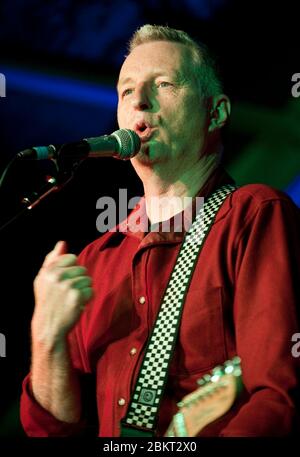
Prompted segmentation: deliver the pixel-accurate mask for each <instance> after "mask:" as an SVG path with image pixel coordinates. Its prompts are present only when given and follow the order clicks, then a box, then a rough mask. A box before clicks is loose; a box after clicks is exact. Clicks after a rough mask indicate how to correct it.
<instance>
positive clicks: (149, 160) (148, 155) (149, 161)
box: [132, 144, 165, 165]
mask: <svg viewBox="0 0 300 457" xmlns="http://www.w3.org/2000/svg"><path fill="white" fill-rule="evenodd" d="M132 160H133V161H135V162H139V163H141V164H143V165H154V164H156V163H163V162H165V158H164V157H163V154H162V152H161V151H159V150H157V148H153V147H150V145H149V144H143V145H142V147H141V149H140V152H139V153H138V154H137V155H136V156H135V157H134V158H133V159H132Z"/></svg>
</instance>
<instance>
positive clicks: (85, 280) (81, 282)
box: [70, 276, 92, 289]
mask: <svg viewBox="0 0 300 457" xmlns="http://www.w3.org/2000/svg"><path fill="white" fill-rule="evenodd" d="M91 284H92V280H91V278H90V277H89V276H80V277H78V278H75V279H72V280H70V287H72V289H85V288H86V287H90V286H91Z"/></svg>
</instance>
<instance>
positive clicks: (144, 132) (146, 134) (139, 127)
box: [134, 121, 154, 143]
mask: <svg viewBox="0 0 300 457" xmlns="http://www.w3.org/2000/svg"><path fill="white" fill-rule="evenodd" d="M134 131H135V132H136V133H137V134H138V136H139V137H140V140H141V142H142V143H144V142H145V141H148V140H149V139H150V138H151V136H152V134H153V131H154V129H153V127H152V126H151V125H150V124H149V123H148V122H144V121H141V122H138V123H137V124H136V125H135V128H134Z"/></svg>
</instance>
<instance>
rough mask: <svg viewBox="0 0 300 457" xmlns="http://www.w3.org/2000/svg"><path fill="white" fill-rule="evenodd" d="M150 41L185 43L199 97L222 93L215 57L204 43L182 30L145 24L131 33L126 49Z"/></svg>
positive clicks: (130, 50)
mask: <svg viewBox="0 0 300 457" xmlns="http://www.w3.org/2000/svg"><path fill="white" fill-rule="evenodd" d="M151 41H171V42H174V43H181V44H184V45H186V46H187V47H188V48H189V50H190V51H191V57H192V60H193V64H194V65H193V70H194V75H195V78H196V81H197V83H198V86H199V88H200V93H201V97H203V98H209V97H211V96H214V95H220V94H222V93H223V85H222V82H221V78H220V76H219V74H218V69H217V65H216V62H215V59H214V58H213V56H212V55H211V52H210V51H209V50H208V48H207V46H206V45H205V44H203V43H199V42H196V41H195V40H193V39H192V38H191V37H190V36H189V35H188V34H187V33H186V32H184V31H183V30H176V29H173V28H171V27H168V26H162V25H150V24H146V25H143V26H142V27H140V28H139V29H137V30H136V32H135V33H134V34H133V36H132V38H131V40H130V41H129V45H128V51H129V53H130V52H132V51H133V50H134V48H136V47H137V46H139V45H140V44H144V43H148V42H151Z"/></svg>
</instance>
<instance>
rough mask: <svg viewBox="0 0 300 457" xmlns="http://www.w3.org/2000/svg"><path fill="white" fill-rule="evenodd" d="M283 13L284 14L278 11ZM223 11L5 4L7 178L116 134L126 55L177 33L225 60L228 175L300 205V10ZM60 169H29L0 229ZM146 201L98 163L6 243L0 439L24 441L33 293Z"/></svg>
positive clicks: (31, 0)
mask: <svg viewBox="0 0 300 457" xmlns="http://www.w3.org/2000/svg"><path fill="white" fill-rule="evenodd" d="M274 3H275V2H274ZM274 3H273V2H263V1H257V0H252V1H244V2H241V1H239V2H238V1H226V0H214V1H209V0H200V1H199V0H198V1H196V0H181V1H175V0H174V1H172V0H168V1H156V0H152V1H151V0H148V1H146V0H144V1H141V0H140V1H133V0H127V1H126V0H122V1H89V2H80V1H76V0H61V1H53V2H49V1H38V0H27V1H25V0H14V1H9V0H2V2H1V5H0V47H1V49H0V50H1V54H0V73H3V74H4V75H5V78H6V97H1V98H0V131H1V135H0V167H1V172H2V171H3V170H4V168H5V166H6V165H7V163H8V162H9V160H10V159H11V158H12V157H13V156H14V155H15V154H16V153H17V152H18V151H20V150H23V149H25V148H27V147H30V146H34V145H47V144H50V143H54V144H56V143H57V144H60V143H64V142H70V141H75V140H79V139H81V138H84V137H90V136H98V135H102V134H106V133H108V134H109V133H111V132H112V131H114V130H116V129H117V124H116V115H115V109H116V93H115V90H114V86H115V83H116V80H117V77H118V70H119V67H120V65H121V63H122V61H123V58H124V54H125V53H126V44H127V41H128V40H129V38H130V36H131V35H132V33H133V32H134V30H135V29H136V28H137V27H139V26H140V25H142V24H145V23H153V24H163V25H165V24H168V25H169V26H171V27H175V28H180V29H184V30H185V31H187V32H188V33H190V34H191V35H192V36H193V37H195V38H198V39H200V40H201V41H203V42H205V43H206V44H207V45H208V46H209V47H210V48H211V49H212V50H213V52H214V53H215V54H216V55H217V57H218V59H219V63H220V66H221V68H222V70H223V79H224V82H225V87H226V93H227V94H228V95H229V96H230V97H231V99H232V102H233V113H232V120H231V122H230V125H229V128H228V130H227V132H226V136H225V144H226V156H225V158H226V168H227V169H228V171H229V172H230V173H231V174H232V175H233V177H234V178H235V179H236V180H237V183H238V184H244V183H247V182H263V183H266V184H269V185H272V186H274V187H277V188H279V189H282V190H285V191H287V192H288V193H289V194H290V195H291V197H292V198H293V199H294V201H295V203H296V204H298V205H300V153H299V146H300V129H299V120H300V98H293V97H292V95H291V88H292V85H293V83H292V82H291V78H292V75H293V74H294V73H297V72H300V62H299V41H300V39H299V33H298V32H297V30H298V29H297V22H298V21H297V14H296V9H295V6H296V4H297V3H296V2H287V1H284V2H277V4H276V5H275V4H274ZM52 172H53V168H52V164H51V163H48V162H47V163H41V162H39V163H37V162H29V163H28V162H21V163H17V164H16V165H15V166H14V167H13V168H12V169H11V170H10V172H9V174H8V176H7V179H6V180H5V183H4V186H3V188H2V190H1V194H0V198H1V200H0V202H1V213H0V219H1V221H2V222H1V223H4V221H6V220H7V219H8V217H9V216H12V215H13V214H15V212H16V211H17V209H20V208H21V203H20V202H21V200H22V198H23V197H24V196H28V195H30V193H31V192H33V191H35V190H37V189H39V188H40V187H41V185H43V183H44V180H45V176H46V175H48V174H50V173H52ZM119 188H127V189H128V197H129V198H130V197H131V196H134V195H141V194H142V188H141V185H140V182H139V181H138V179H137V178H136V176H135V174H134V172H133V171H132V169H131V166H130V164H129V163H123V162H120V161H116V160H114V159H101V160H100V159H94V160H92V159H89V160H87V161H85V162H84V163H83V164H82V165H81V166H80V167H79V169H78V170H77V173H76V175H75V177H74V179H73V180H72V182H71V183H70V184H69V185H68V186H66V187H65V188H64V189H63V190H62V191H61V192H59V193H57V194H53V195H52V196H50V197H49V198H48V199H47V200H44V201H43V202H42V203H41V204H40V205H39V206H38V207H37V208H36V209H34V210H32V212H30V214H26V215H24V216H22V217H21V218H19V219H18V220H17V221H15V222H14V223H12V224H10V225H9V226H7V227H6V228H5V229H3V230H2V231H1V232H0V249H1V251H0V253H1V289H0V294H1V295H0V306H1V309H0V332H1V333H2V334H4V335H5V337H6V344H7V346H6V357H2V358H0V373H1V378H0V379H1V390H0V434H1V435H2V436H22V434H23V432H22V429H21V427H20V424H19V418H18V408H19V395H20V390H21V382H22V379H23V377H24V376H25V374H26V373H27V371H28V368H29V363H30V337H29V329H30V319H31V315H32V311H33V296H32V281H33V278H34V276H35V275H36V273H37V271H38V269H39V267H40V265H41V263H42V261H43V258H44V256H45V254H46V253H47V252H48V251H50V250H51V249H52V248H53V246H54V244H55V243H56V241H57V240H58V239H64V240H66V241H67V242H68V244H69V248H70V251H71V252H75V253H79V252H80V250H81V249H82V248H83V247H84V246H85V245H86V244H87V243H88V242H89V241H92V240H93V239H95V238H96V237H98V236H99V233H98V232H97V230H96V225H95V223H96V217H97V215H98V214H99V210H96V201H97V199H98V198H100V197H101V196H103V195H109V196H112V197H115V198H116V197H117V196H118V190H119Z"/></svg>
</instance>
